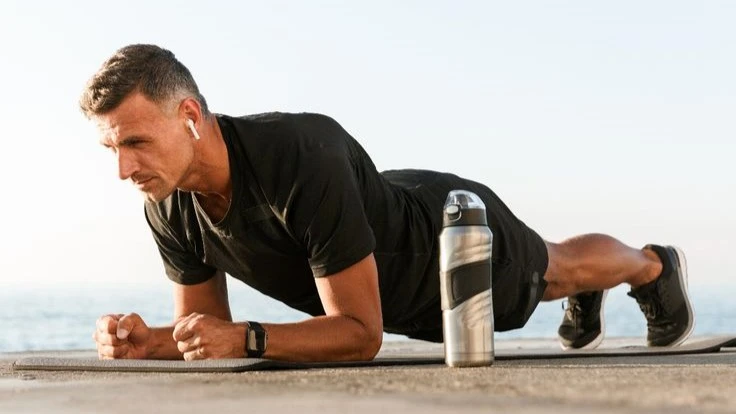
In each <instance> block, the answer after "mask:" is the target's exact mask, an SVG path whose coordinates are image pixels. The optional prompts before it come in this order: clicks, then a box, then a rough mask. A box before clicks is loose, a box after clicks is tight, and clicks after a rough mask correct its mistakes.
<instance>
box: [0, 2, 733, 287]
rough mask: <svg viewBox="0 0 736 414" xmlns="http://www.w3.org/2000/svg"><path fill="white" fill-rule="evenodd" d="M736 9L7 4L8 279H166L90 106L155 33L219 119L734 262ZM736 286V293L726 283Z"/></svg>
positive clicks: (1, 54)
mask: <svg viewBox="0 0 736 414" xmlns="http://www.w3.org/2000/svg"><path fill="white" fill-rule="evenodd" d="M734 21H736V3H734V2H731V1H703V2H693V1H646V2H643V1H616V2H610V1H606V2H604V1H525V2H509V1H477V2H476V1H449V0H448V1H426V0H425V1H401V2H396V1H378V0H374V1H370V2H367V1H366V2H358V1H354V2H353V1H350V2H346V1H322V0H313V1H308V2H300V1H267V2H266V1H232V2H218V1H210V2H203V1H199V2H193V1H157V2H148V1H145V2H144V1H128V2H99V1H74V2H57V1H45V2H44V1H28V0H24V1H16V0H3V1H2V2H0V91H2V95H1V96H0V134H1V138H2V144H1V145H0V179H1V181H0V186H2V189H3V191H2V196H0V197H2V202H1V203H0V217H2V220H3V223H2V227H1V229H2V230H1V231H2V233H1V236H2V237H0V269H2V274H0V285H5V286H13V285H25V286H28V285H31V286H32V285H52V286H53V285H59V284H68V285H77V286H82V285H96V284H106V285H124V284H134V285H137V284H148V283H150V284H159V283H166V282H165V281H166V278H165V276H164V272H163V266H162V264H161V260H160V258H159V256H158V252H157V250H156V246H155V244H154V243H153V240H152V237H151V234H150V231H149V229H148V227H147V225H146V222H145V219H144V216H143V198H142V197H141V196H140V195H139V194H138V193H137V190H135V188H134V187H133V186H132V185H131V184H130V183H129V182H122V181H120V180H118V178H117V166H116V162H115V158H114V156H113V155H111V154H110V153H108V151H106V150H104V149H103V148H102V147H101V146H100V145H99V144H98V136H97V131H96V129H95V127H94V125H93V124H92V123H90V122H89V121H87V120H86V119H85V118H84V116H82V115H81V113H80V112H79V110H78V106H77V101H78V97H79V95H80V93H81V91H82V88H83V87H84V84H85V82H86V81H87V79H88V78H89V77H90V76H92V74H93V73H94V72H95V71H96V70H97V69H98V68H99V66H100V65H101V64H102V62H103V61H104V60H105V59H106V58H107V57H109V56H110V55H111V54H112V53H113V52H114V51H115V50H116V49H118V48H120V47H122V46H124V45H127V44H131V43H154V44H158V45H160V46H162V47H165V48H167V49H170V50H171V51H173V52H174V53H175V54H176V55H177V57H178V58H179V59H180V60H181V61H182V62H183V63H184V64H185V65H186V66H187V67H188V68H189V69H190V70H191V72H192V74H193V75H194V77H195V79H196V80H197V82H198V84H199V87H200V90H201V91H202V93H203V94H204V96H205V97H206V98H207V101H208V103H209V105H210V108H211V109H212V110H213V111H215V112H218V113H225V114H229V115H244V114H250V113H258V112H268V111H283V112H302V111H308V112H319V113H325V114H328V115H330V116H332V117H333V118H335V119H336V120H337V121H338V122H340V123H341V124H342V125H343V127H345V128H346V129H347V130H348V131H349V132H350V133H351V134H352V135H353V136H354V137H355V138H356V139H358V140H359V142H360V143H361V144H362V145H363V146H364V147H365V148H366V150H367V151H368V153H369V154H371V156H372V158H373V160H374V162H375V164H376V166H377V167H378V168H379V169H380V170H386V169H395V168H426V169H434V170H440V171H449V172H454V173H456V174H459V175H462V176H465V177H467V178H471V179H474V180H477V181H481V182H483V183H485V184H487V185H488V186H489V187H491V188H492V189H493V190H494V191H496V193H497V194H498V195H499V196H500V197H501V198H502V199H503V200H504V201H505V202H506V203H507V204H508V205H509V206H510V207H511V209H512V210H513V211H514V212H515V213H516V215H517V216H518V217H519V218H521V219H522V220H523V221H524V222H526V223H527V224H528V225H529V226H530V227H532V228H534V229H535V230H536V231H537V232H539V233H540V234H541V235H542V237H544V238H546V239H548V240H552V241H561V240H564V239H565V238H567V237H570V236H573V235H576V234H581V233H588V232H600V233H608V234H611V235H614V236H615V237H618V238H619V239H621V240H622V241H624V242H625V243H627V244H630V245H632V246H637V247H639V246H643V245H644V244H646V243H652V242H654V243H663V244H676V245H679V246H681V247H682V248H683V249H684V251H685V252H686V253H687V257H688V261H689V265H690V283H691V285H692V284H723V283H733V282H731V281H732V280H733V278H734V277H736V275H735V274H732V273H733V271H732V270H731V269H735V268H736V255H735V254H733V253H732V250H733V247H734V246H736V218H734V213H735V212H736V195H735V194H734V190H736V178H734V177H736V167H734V163H733V159H734V156H736V140H735V139H734V136H735V135H736V125H735V122H734V120H735V119H736V117H734V114H733V111H734V109H735V108H736V76H734V73H736V49H735V48H734V44H736V26H735V25H733V22H734ZM734 286H736V285H734Z"/></svg>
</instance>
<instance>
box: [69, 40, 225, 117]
mask: <svg viewBox="0 0 736 414" xmlns="http://www.w3.org/2000/svg"><path fill="white" fill-rule="evenodd" d="M134 91H136V92H140V93H142V94H143V96H145V97H146V98H148V99H150V100H151V101H153V102H155V103H157V104H159V105H163V104H167V103H170V102H171V101H172V100H174V99H176V98H179V99H184V98H187V97H191V98H194V99H196V100H197V101H198V102H199V105H200V106H201V107H202V114H203V115H204V116H205V117H206V116H209V114H210V113H209V110H208V108H207V101H205V99H204V96H202V94H201V93H199V88H198V87H197V83H196V82H195V81H194V78H193V77H192V74H191V73H190V72H189V69H187V68H186V66H184V65H183V64H182V63H181V62H179V61H178V60H177V59H176V57H175V56H174V54H173V53H171V52H170V51H168V50H166V49H163V48H161V47H158V46H155V45H129V46H125V47H123V48H121V49H119V50H118V51H117V52H115V54H114V55H112V56H111V57H110V58H109V59H107V60H106V61H105V63H103V64H102V67H101V68H100V69H99V70H98V71H97V73H95V74H94V76H92V78H91V79H90V80H89V81H88V82H87V86H86V87H85V88H84V92H83V93H82V96H81V98H80V99H79V106H80V108H81V109H82V112H83V113H84V115H85V116H86V117H87V118H92V117H93V116H95V115H101V114H104V113H107V112H109V111H112V110H113V109H115V108H117V107H118V105H120V103H121V102H122V101H123V99H125V97H127V96H128V95H129V94H130V93H131V92H134Z"/></svg>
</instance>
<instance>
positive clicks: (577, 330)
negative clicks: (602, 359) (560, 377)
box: [557, 290, 608, 350]
mask: <svg viewBox="0 0 736 414" xmlns="http://www.w3.org/2000/svg"><path fill="white" fill-rule="evenodd" d="M606 295H608V291H607V290H600V291H596V292H586V293H580V294H577V295H575V296H570V297H569V298H567V308H565V316H564V317H563V318H562V323H561V324H560V328H559V329H558V330H557V335H558V336H559V338H560V346H561V347H562V349H564V350H568V349H595V348H597V347H598V345H600V344H601V342H602V341H603V336H604V335H605V328H606V326H605V321H604V319H603V303H604V302H605V301H606Z"/></svg>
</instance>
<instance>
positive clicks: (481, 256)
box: [440, 190, 493, 367]
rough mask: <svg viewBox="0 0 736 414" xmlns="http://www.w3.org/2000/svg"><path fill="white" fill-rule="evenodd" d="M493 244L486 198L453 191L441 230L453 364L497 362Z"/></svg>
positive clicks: (445, 321)
mask: <svg viewBox="0 0 736 414" xmlns="http://www.w3.org/2000/svg"><path fill="white" fill-rule="evenodd" d="M492 247H493V233H491V229H490V228H489V227H488V221H487V219H486V207H485V204H483V201H482V200H481V199H480V197H478V196H477V195H476V194H474V193H472V192H470V191H464V190H454V191H450V193H449V194H448V195H447V200H446V201H445V206H444V213H443V223H442V232H441V233H440V295H441V298H442V329H443V335H444V342H445V362H446V363H447V365H449V366H451V367H471V366H482V365H491V364H492V363H493V300H492V296H491V270H492V269H491V251H492Z"/></svg>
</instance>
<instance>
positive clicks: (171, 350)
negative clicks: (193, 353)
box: [148, 326, 183, 359]
mask: <svg viewBox="0 0 736 414" xmlns="http://www.w3.org/2000/svg"><path fill="white" fill-rule="evenodd" d="M173 333H174V327H173V326H162V327H157V328H151V338H150V340H149V344H148V358H149V359H183V356H182V353H181V352H179V350H178V349H177V347H176V341H175V340H174V336H173Z"/></svg>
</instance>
